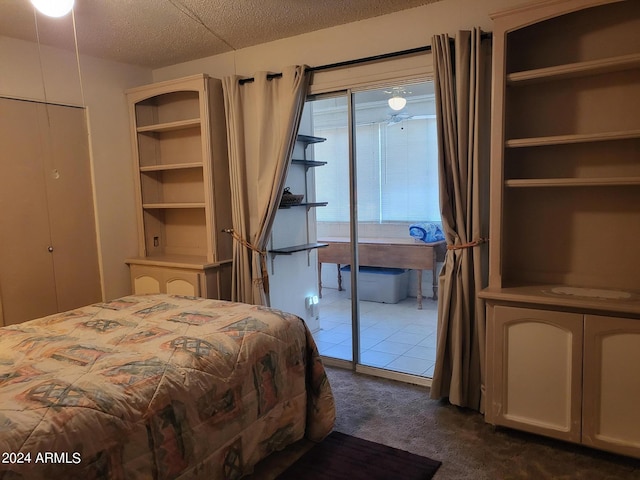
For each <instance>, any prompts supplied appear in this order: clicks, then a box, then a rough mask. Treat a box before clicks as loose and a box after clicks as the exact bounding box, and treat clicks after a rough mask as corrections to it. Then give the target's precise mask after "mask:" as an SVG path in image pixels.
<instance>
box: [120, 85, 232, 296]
mask: <svg viewBox="0 0 640 480" xmlns="http://www.w3.org/2000/svg"><path fill="white" fill-rule="evenodd" d="M127 98H128V101H129V106H130V116H131V125H132V140H133V152H134V158H135V171H136V176H135V178H136V186H137V189H136V192H137V203H138V232H139V256H138V257H136V258H131V259H128V260H127V263H128V264H129V266H130V269H131V282H132V289H133V291H134V293H136V294H146V293H159V292H162V293H170V294H178V295H189V296H199V297H206V298H217V299H230V296H231V261H232V260H231V258H232V257H231V255H232V244H231V236H230V235H226V234H223V233H221V230H222V229H226V228H231V206H230V205H231V193H230V185H229V164H228V159H227V142H226V124H225V116H224V102H223V98H222V84H221V82H220V80H218V79H214V78H211V77H209V76H208V75H205V74H200V75H194V76H190V77H186V78H181V79H177V80H170V81H165V82H160V83H156V84H153V85H147V86H142V87H137V88H133V89H130V90H128V91H127Z"/></svg>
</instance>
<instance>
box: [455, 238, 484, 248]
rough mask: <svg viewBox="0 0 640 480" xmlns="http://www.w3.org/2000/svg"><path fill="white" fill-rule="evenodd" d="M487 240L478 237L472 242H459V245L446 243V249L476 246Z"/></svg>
mask: <svg viewBox="0 0 640 480" xmlns="http://www.w3.org/2000/svg"><path fill="white" fill-rule="evenodd" d="M488 241H489V239H488V238H478V239H477V240H473V241H472V242H467V243H461V244H459V245H447V250H462V249H463V248H472V247H477V246H478V245H480V244H481V243H485V242H488Z"/></svg>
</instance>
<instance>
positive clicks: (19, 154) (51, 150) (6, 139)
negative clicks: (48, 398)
mask: <svg viewBox="0 0 640 480" xmlns="http://www.w3.org/2000/svg"><path fill="white" fill-rule="evenodd" d="M0 145H1V146H2V153H1V155H2V173H1V174H0V323H1V324H2V325H10V324H15V323H21V322H24V321H26V320H31V319H34V318H38V317H42V316H45V315H50V314H53V313H56V312H60V311H65V310H70V309H72V308H77V307H80V306H83V305H87V304H90V303H94V302H98V301H100V300H102V288H101V280H100V268H99V261H98V246H97V240H96V223H95V217H94V202H93V188H92V183H91V165H90V160H89V144H88V134H87V128H86V119H85V111H84V109H82V108H78V107H70V106H63V105H53V104H44V103H39V102H31V101H25V100H16V99H8V98H0Z"/></svg>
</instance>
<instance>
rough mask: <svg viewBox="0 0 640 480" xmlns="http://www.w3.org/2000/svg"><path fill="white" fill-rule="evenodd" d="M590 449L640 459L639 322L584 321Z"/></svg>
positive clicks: (585, 435)
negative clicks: (639, 407) (598, 449)
mask: <svg viewBox="0 0 640 480" xmlns="http://www.w3.org/2000/svg"><path fill="white" fill-rule="evenodd" d="M584 341H585V346H584V412H583V426H582V428H583V434H582V442H583V443H584V444H585V445H590V446H592V447H596V448H601V449H603V450H609V451H612V452H616V453H621V454H624V455H631V456H635V457H640V409H638V405H640V375H638V366H639V365H640V320H633V319H625V318H612V317H603V316H595V315H587V316H586V317H585V331H584Z"/></svg>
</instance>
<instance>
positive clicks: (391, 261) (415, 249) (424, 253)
mask: <svg viewBox="0 0 640 480" xmlns="http://www.w3.org/2000/svg"><path fill="white" fill-rule="evenodd" d="M318 242H321V243H326V244H327V246H326V247H323V248H320V249H318V284H319V294H320V297H322V277H321V274H322V264H323V263H335V264H337V265H338V290H342V275H341V273H340V265H349V264H350V263H351V247H350V243H349V239H347V238H337V237H336V238H323V239H318ZM446 250H447V247H446V245H445V241H444V240H442V241H440V242H434V243H424V242H417V241H415V240H414V239H412V238H410V239H403V238H376V239H366V240H363V241H360V242H358V256H359V261H360V265H361V266H368V267H390V268H410V269H413V270H416V271H417V274H418V293H417V300H418V309H422V270H426V269H429V270H431V271H432V272H433V299H434V300H436V299H437V298H438V279H437V271H436V264H437V262H442V261H444V255H445V252H446Z"/></svg>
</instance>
